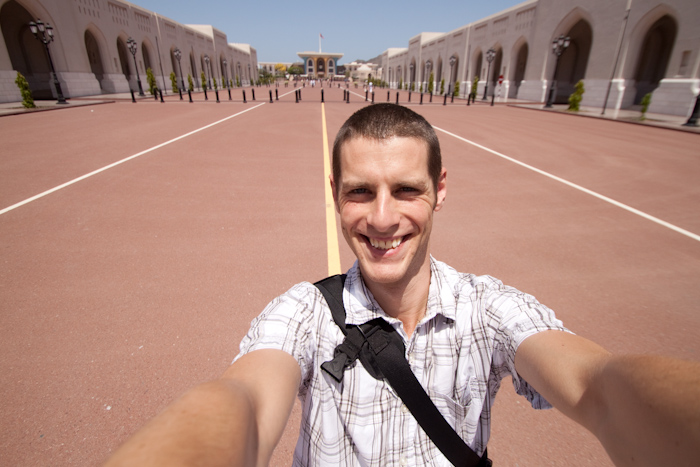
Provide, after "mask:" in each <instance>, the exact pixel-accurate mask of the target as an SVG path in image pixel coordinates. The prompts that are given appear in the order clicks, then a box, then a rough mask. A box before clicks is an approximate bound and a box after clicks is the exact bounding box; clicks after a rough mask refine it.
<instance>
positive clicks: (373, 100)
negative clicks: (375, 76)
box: [372, 91, 374, 104]
mask: <svg viewBox="0 0 700 467" xmlns="http://www.w3.org/2000/svg"><path fill="white" fill-rule="evenodd" d="M372 104H374V91H372Z"/></svg>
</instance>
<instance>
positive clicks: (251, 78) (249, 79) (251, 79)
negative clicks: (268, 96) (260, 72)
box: [248, 63, 253, 86]
mask: <svg viewBox="0 0 700 467" xmlns="http://www.w3.org/2000/svg"><path fill="white" fill-rule="evenodd" d="M248 83H249V84H250V85H251V86H252V85H253V75H251V74H250V63H249V64H248Z"/></svg>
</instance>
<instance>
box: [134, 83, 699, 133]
mask: <svg viewBox="0 0 700 467" xmlns="http://www.w3.org/2000/svg"><path fill="white" fill-rule="evenodd" d="M131 94H132V95H133V94H134V92H133V91H132V92H131ZM699 116H700V94H698V96H697V97H696V98H695V107H693V113H692V114H690V118H688V121H687V122H685V123H684V124H683V126H700V125H698V117H699Z"/></svg>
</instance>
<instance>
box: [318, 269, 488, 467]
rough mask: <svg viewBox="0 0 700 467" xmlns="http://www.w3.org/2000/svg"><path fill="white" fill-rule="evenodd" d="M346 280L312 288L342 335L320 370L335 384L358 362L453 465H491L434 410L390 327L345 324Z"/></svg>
mask: <svg viewBox="0 0 700 467" xmlns="http://www.w3.org/2000/svg"><path fill="white" fill-rule="evenodd" d="M345 277H346V276H345V274H342V275H335V276H331V277H327V278H326V279H323V280H320V281H318V282H316V283H315V284H314V285H315V286H316V287H317V288H318V289H319V290H320V291H321V293H322V294H323V296H324V298H325V299H326V302H327V303H328V306H329V307H330V309H331V313H332V315H333V321H335V324H337V325H338V327H339V328H340V330H341V331H342V332H343V334H344V335H345V340H344V341H343V342H342V343H341V344H340V345H338V346H337V347H336V348H335V352H334V358H333V360H330V361H327V362H325V363H323V364H322V365H321V369H322V370H323V371H325V372H326V373H328V374H329V375H330V376H331V377H333V378H334V379H335V380H336V381H338V382H340V381H342V380H343V374H344V372H345V369H346V368H348V367H349V366H350V365H351V364H352V363H353V362H354V361H355V360H356V359H359V360H360V362H361V363H362V365H363V366H364V368H365V369H366V370H367V372H369V373H370V374H371V375H372V376H373V377H374V378H376V379H382V378H384V379H386V380H387V381H388V382H389V384H390V385H391V387H392V388H393V389H394V391H396V393H397V394H398V396H399V397H400V398H401V400H402V401H403V403H404V404H406V407H408V409H409V410H410V411H411V414H412V415H413V416H414V417H415V419H416V421H417V422H418V424H419V425H420V426H421V428H422V429H423V431H425V433H426V434H427V435H428V437H429V438H430V439H431V440H432V442H433V443H434V444H435V446H437V448H438V449H439V450H440V451H441V452H442V453H443V455H444V456H445V457H446V458H447V459H448V460H449V461H450V462H451V463H452V464H453V465H455V466H467V467H488V466H490V465H491V461H490V460H489V458H488V455H487V453H486V452H484V455H483V457H479V456H478V455H477V454H476V453H475V452H474V451H473V450H472V449H471V448H470V447H469V446H467V444H466V443H465V442H464V440H462V438H461V437H460V436H459V435H458V434H457V433H456V432H455V430H454V429H453V428H452V427H451V426H450V424H449V423H447V420H445V418H444V417H443V416H442V414H441V413H440V411H439V410H438V409H437V407H435V404H434V403H433V401H432V400H431V399H430V397H429V396H428V394H427V393H426V392H425V389H423V386H421V384H420V382H419V381H418V379H417V378H416V376H415V375H414V374H413V371H412V370H411V366H410V365H409V364H408V361H407V360H406V351H405V346H404V343H403V339H401V336H399V334H398V333H397V332H396V330H395V329H394V327H393V326H391V324H389V323H388V322H386V321H385V320H383V319H381V318H377V319H373V320H372V321H369V322H367V323H365V324H362V325H360V326H355V325H346V324H345V306H344V305H343V287H344V284H345Z"/></svg>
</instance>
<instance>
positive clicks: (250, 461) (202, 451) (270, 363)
mask: <svg viewBox="0 0 700 467" xmlns="http://www.w3.org/2000/svg"><path fill="white" fill-rule="evenodd" d="M300 378H301V371H300V369H299V365H298V364H297V362H296V361H295V360H294V359H293V358H292V357H291V356H290V355H289V354H287V353H285V352H282V351H280V350H257V351H254V352H251V353H250V354H247V355H245V356H243V357H241V358H240V359H239V360H238V361H236V363H235V364H233V365H231V366H230V367H229V369H228V370H227V371H226V372H225V373H224V375H223V376H222V377H221V378H220V379H219V380H216V381H212V382H210V383H205V384H202V385H200V386H197V387H195V388H194V389H192V390H190V391H189V392H187V393H186V394H185V395H184V396H182V397H181V398H180V399H178V400H177V401H175V402H174V403H173V404H171V405H170V406H169V407H168V408H167V409H165V411H163V412H162V413H161V414H160V415H158V416H157V417H156V418H154V419H153V420H151V421H150V422H149V423H148V424H147V425H146V426H145V427H144V428H142V429H141V430H140V431H139V432H138V433H136V435H134V436H133V437H132V438H131V439H129V440H128V441H127V442H126V443H124V444H123V445H122V446H121V447H120V448H119V449H118V450H117V451H116V452H115V454H114V456H112V458H111V459H110V460H109V461H107V463H106V464H105V465H106V466H109V467H111V466H120V465H129V466H132V465H140V466H141V465H168V466H179V465H183V466H184V465H210V466H218V465H222V466H223V465H226V466H232V465H235V466H238V465H241V466H252V465H258V466H264V465H267V464H268V462H269V460H270V456H271V455H272V451H273V450H274V448H275V446H276V445H277V443H278V442H279V440H280V438H281V436H282V432H283V430H284V427H285V425H286V424H287V419H288V418H289V414H290V412H291V410H292V405H293V404H294V398H295V396H296V394H297V390H298V387H299V381H300Z"/></svg>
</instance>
